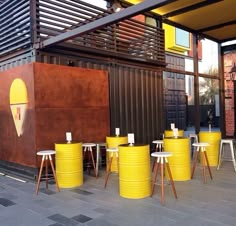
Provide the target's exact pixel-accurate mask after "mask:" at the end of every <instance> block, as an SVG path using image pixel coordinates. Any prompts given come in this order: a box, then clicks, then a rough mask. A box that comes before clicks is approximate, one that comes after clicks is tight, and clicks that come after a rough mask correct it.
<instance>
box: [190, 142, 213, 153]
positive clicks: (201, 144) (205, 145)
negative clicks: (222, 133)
mask: <svg viewBox="0 0 236 226" xmlns="http://www.w3.org/2000/svg"><path fill="white" fill-rule="evenodd" d="M192 145H193V146H195V147H202V148H205V147H207V146H209V143H206V142H200V143H193V144H192ZM198 150H199V149H197V151H198ZM201 150H203V151H204V149H201Z"/></svg>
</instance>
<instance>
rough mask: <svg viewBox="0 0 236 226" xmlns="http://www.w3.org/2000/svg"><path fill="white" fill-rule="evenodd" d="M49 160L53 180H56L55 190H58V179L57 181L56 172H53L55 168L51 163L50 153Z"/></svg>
mask: <svg viewBox="0 0 236 226" xmlns="http://www.w3.org/2000/svg"><path fill="white" fill-rule="evenodd" d="M49 161H50V165H51V168H52V172H53V176H54V180H55V182H56V188H57V191H58V192H59V191H60V189H59V185H58V181H57V176H56V172H55V168H54V165H53V162H52V157H51V155H49Z"/></svg>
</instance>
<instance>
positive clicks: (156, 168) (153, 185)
mask: <svg viewBox="0 0 236 226" xmlns="http://www.w3.org/2000/svg"><path fill="white" fill-rule="evenodd" d="M158 167H159V158H157V160H156V161H155V167H154V175H153V179H152V191H151V195H150V196H151V197H152V195H153V193H154V188H155V183H156V180H157V172H158Z"/></svg>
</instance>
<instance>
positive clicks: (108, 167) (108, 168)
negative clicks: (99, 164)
mask: <svg viewBox="0 0 236 226" xmlns="http://www.w3.org/2000/svg"><path fill="white" fill-rule="evenodd" d="M112 159H113V155H112V156H111V157H110V159H109V162H108V166H107V172H106V178H105V185H104V188H106V186H107V181H108V178H109V175H110V172H111V164H112Z"/></svg>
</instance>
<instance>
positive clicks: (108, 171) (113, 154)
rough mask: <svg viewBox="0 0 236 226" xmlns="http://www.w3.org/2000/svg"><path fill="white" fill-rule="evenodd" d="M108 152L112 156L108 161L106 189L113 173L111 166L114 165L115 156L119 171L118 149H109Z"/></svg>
mask: <svg viewBox="0 0 236 226" xmlns="http://www.w3.org/2000/svg"><path fill="white" fill-rule="evenodd" d="M107 152H110V153H111V154H110V157H109V159H108V164H107V170H106V178H105V184H104V188H106V186H107V181H108V178H109V175H110V173H111V164H112V160H113V158H114V156H115V157H116V162H117V169H118V168H119V156H118V148H107Z"/></svg>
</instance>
